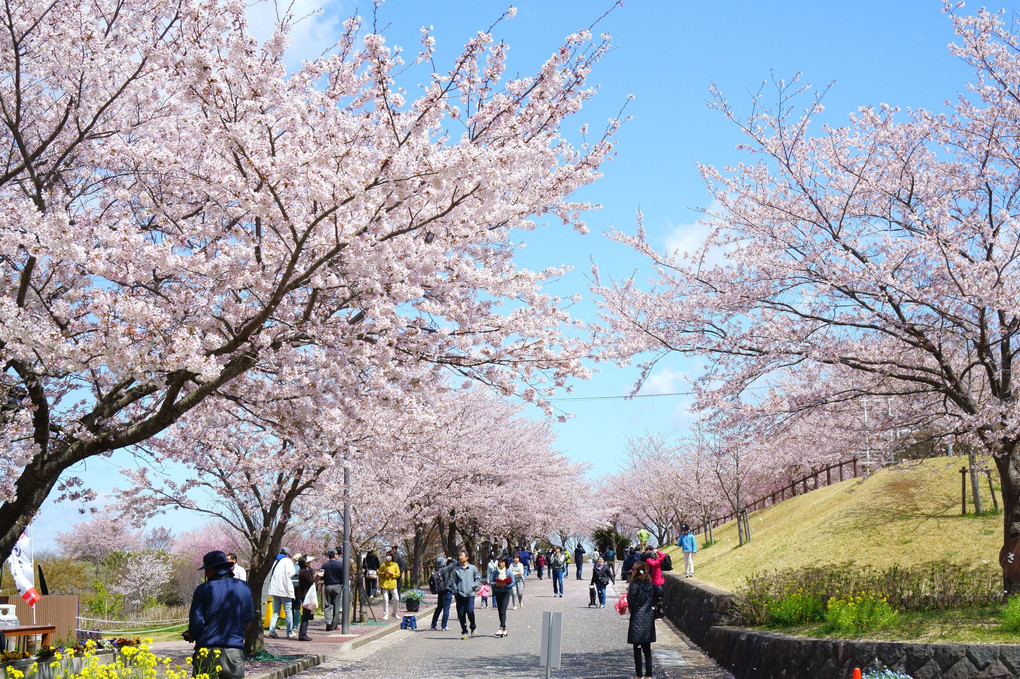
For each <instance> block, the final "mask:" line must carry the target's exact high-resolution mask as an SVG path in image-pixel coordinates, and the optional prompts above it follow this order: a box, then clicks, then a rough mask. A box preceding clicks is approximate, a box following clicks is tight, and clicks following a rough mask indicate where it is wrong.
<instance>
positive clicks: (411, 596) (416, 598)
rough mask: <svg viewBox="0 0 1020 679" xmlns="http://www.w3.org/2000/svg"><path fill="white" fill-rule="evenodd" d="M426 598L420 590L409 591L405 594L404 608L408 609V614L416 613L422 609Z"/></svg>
mask: <svg viewBox="0 0 1020 679" xmlns="http://www.w3.org/2000/svg"><path fill="white" fill-rule="evenodd" d="M424 598H425V592H423V591H421V590H420V589H409V590H408V591H406V592H404V606H406V607H407V612H408V613H414V612H415V611H417V610H418V609H419V608H420V607H421V602H422V599H424Z"/></svg>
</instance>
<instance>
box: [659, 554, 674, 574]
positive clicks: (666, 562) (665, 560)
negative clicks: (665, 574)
mask: <svg viewBox="0 0 1020 679" xmlns="http://www.w3.org/2000/svg"><path fill="white" fill-rule="evenodd" d="M659 568H661V569H662V570H664V571H671V570H673V557H671V556H670V555H669V554H666V555H665V556H663V557H662V563H661V564H659Z"/></svg>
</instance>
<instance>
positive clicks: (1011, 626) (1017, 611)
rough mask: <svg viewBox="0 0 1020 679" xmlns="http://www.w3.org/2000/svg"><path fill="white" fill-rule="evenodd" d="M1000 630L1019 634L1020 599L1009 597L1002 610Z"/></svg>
mask: <svg viewBox="0 0 1020 679" xmlns="http://www.w3.org/2000/svg"><path fill="white" fill-rule="evenodd" d="M1001 620H1002V628H1003V629H1004V630H1006V631H1007V632H1020V597H1016V596H1011V597H1010V598H1009V601H1007V602H1006V607H1005V608H1004V609H1002V618H1001Z"/></svg>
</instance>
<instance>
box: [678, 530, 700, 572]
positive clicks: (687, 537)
mask: <svg viewBox="0 0 1020 679" xmlns="http://www.w3.org/2000/svg"><path fill="white" fill-rule="evenodd" d="M683 531H684V533H683V535H681V536H680V539H679V540H677V541H676V546H677V547H679V548H680V550H681V551H682V552H683V553H684V576H685V577H688V578H692V577H694V555H695V554H697V552H698V538H696V537H694V533H692V532H691V527H690V526H688V525H687V524H684V527H683Z"/></svg>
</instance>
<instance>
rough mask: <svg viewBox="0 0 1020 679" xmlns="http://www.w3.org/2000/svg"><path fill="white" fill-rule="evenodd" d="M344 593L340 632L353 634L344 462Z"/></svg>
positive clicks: (348, 491)
mask: <svg viewBox="0 0 1020 679" xmlns="http://www.w3.org/2000/svg"><path fill="white" fill-rule="evenodd" d="M343 565H344V576H343V577H344V592H343V599H342V603H341V605H342V606H343V616H342V619H341V620H342V621H341V623H340V631H341V632H342V633H343V634H350V632H351V467H350V465H349V464H348V463H347V461H346V460H345V461H344V564H343Z"/></svg>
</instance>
